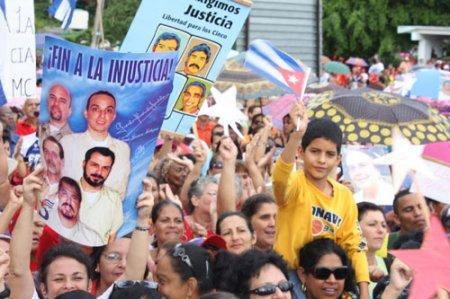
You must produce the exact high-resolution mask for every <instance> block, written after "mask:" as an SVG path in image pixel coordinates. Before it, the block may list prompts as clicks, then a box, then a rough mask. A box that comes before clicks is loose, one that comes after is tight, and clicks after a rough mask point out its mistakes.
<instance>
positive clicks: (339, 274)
mask: <svg viewBox="0 0 450 299" xmlns="http://www.w3.org/2000/svg"><path fill="white" fill-rule="evenodd" d="M347 273H348V268H347V266H342V267H337V268H333V269H329V268H324V267H320V268H316V269H314V271H313V273H312V275H313V276H314V278H316V279H320V280H325V279H328V278H329V277H330V275H331V274H333V276H334V278H335V279H337V280H342V279H345V278H346V277H347Z"/></svg>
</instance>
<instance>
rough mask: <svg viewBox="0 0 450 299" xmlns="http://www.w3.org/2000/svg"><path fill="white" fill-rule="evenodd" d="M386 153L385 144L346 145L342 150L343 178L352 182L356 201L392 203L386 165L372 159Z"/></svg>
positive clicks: (392, 194) (390, 178)
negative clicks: (369, 145)
mask: <svg viewBox="0 0 450 299" xmlns="http://www.w3.org/2000/svg"><path fill="white" fill-rule="evenodd" d="M387 153H388V149H387V147H386V146H381V145H377V146H372V147H363V146H358V145H347V146H344V147H343V151H342V161H343V162H342V168H343V172H344V174H343V179H344V180H347V181H349V182H351V183H352V185H353V187H354V189H355V192H354V194H353V197H354V198H355V200H356V202H362V201H368V202H372V203H375V204H377V205H392V201H393V199H394V188H393V186H392V177H391V173H390V170H389V166H388V165H376V163H374V160H375V159H377V158H379V157H380V156H383V155H385V154H387Z"/></svg>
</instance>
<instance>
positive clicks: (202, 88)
mask: <svg viewBox="0 0 450 299" xmlns="http://www.w3.org/2000/svg"><path fill="white" fill-rule="evenodd" d="M211 84H212V83H211V82H209V81H207V80H203V79H201V78H197V77H188V80H187V81H186V84H185V85H184V87H183V90H182V92H181V93H180V96H179V97H178V100H177V101H176V103H175V107H174V110H177V111H179V112H182V113H185V114H191V115H197V113H198V111H199V110H200V107H201V106H202V105H203V102H204V101H205V99H206V98H207V97H208V96H209V89H210V87H211Z"/></svg>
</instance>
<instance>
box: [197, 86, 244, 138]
mask: <svg viewBox="0 0 450 299" xmlns="http://www.w3.org/2000/svg"><path fill="white" fill-rule="evenodd" d="M211 94H212V96H213V97H214V100H215V101H216V104H215V105H213V106H210V107H208V108H206V107H205V108H203V107H202V108H203V109H201V110H202V111H201V112H202V114H205V115H209V116H211V117H218V118H219V124H221V125H222V126H223V129H224V132H225V135H229V132H228V126H230V127H231V129H233V131H234V132H236V134H237V135H238V136H239V138H243V136H242V133H241V132H240V131H239V130H238V128H237V126H236V123H239V122H241V121H242V120H245V119H246V118H247V117H246V116H245V114H244V113H242V111H241V110H239V109H238V108H237V103H236V94H237V90H236V86H234V85H233V86H232V87H230V88H228V89H227V90H226V91H224V92H223V93H221V92H220V91H219V90H217V89H215V88H214V87H212V88H211ZM199 115H200V113H199Z"/></svg>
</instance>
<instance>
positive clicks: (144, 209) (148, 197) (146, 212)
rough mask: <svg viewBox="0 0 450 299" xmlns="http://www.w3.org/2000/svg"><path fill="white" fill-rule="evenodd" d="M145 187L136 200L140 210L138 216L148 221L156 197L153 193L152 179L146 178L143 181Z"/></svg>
mask: <svg viewBox="0 0 450 299" xmlns="http://www.w3.org/2000/svg"><path fill="white" fill-rule="evenodd" d="M143 184H144V188H143V191H142V193H141V195H139V197H138V200H137V202H136V208H137V210H138V218H139V219H140V220H143V221H148V220H149V219H150V215H151V213H152V209H153V205H154V204H155V198H154V197H153V193H152V191H151V190H152V186H151V185H152V181H151V180H150V179H148V178H145V179H144V181H143Z"/></svg>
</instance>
